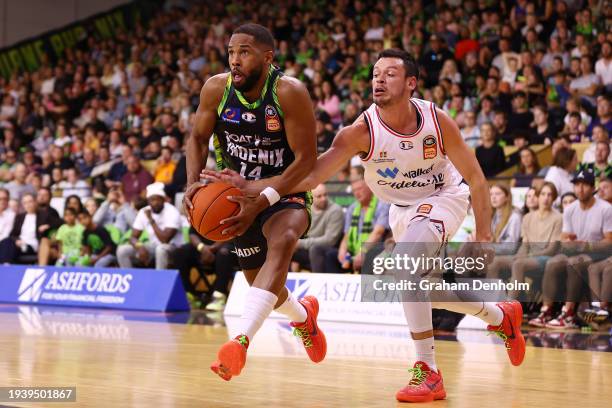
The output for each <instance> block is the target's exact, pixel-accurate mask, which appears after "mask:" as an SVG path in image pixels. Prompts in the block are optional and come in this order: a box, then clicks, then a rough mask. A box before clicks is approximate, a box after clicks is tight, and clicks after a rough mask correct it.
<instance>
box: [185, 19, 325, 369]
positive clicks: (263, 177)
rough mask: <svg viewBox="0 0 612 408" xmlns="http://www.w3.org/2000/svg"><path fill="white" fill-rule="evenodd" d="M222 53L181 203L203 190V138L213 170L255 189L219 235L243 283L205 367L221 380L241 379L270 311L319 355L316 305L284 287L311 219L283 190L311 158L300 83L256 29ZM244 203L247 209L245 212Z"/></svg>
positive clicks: (303, 197)
mask: <svg viewBox="0 0 612 408" xmlns="http://www.w3.org/2000/svg"><path fill="white" fill-rule="evenodd" d="M228 56H229V65H230V69H231V72H230V73H224V74H219V75H215V76H214V77H212V78H210V79H209V80H208V81H206V83H205V84H204V86H203V87H202V91H201V93H200V106H199V107H198V110H197V112H196V117H195V123H194V128H193V130H192V133H191V136H190V137H189V139H188V141H187V186H188V187H187V190H186V192H185V198H184V205H185V206H186V207H187V208H188V209H191V208H192V206H193V204H192V202H191V199H192V198H193V195H194V194H195V192H196V191H197V190H198V189H199V188H202V187H203V186H204V184H203V183H201V182H200V181H199V180H200V172H201V170H202V168H203V166H204V163H205V161H206V157H207V155H208V145H209V139H210V137H211V135H212V136H213V137H214V140H213V142H214V146H215V154H216V158H217V168H218V169H219V170H221V169H224V168H228V169H232V170H235V171H236V172H239V173H240V174H241V175H242V176H243V177H245V178H246V179H248V180H258V183H262V184H261V186H262V187H264V188H262V190H263V191H262V193H261V195H259V197H258V198H257V199H255V200H248V199H246V198H244V197H233V198H232V200H233V201H235V202H238V203H240V205H241V208H242V211H241V212H240V213H239V214H238V215H237V216H236V217H234V218H233V220H234V221H235V223H232V225H231V226H229V227H228V228H227V229H226V230H225V231H224V233H227V234H228V235H229V236H236V238H234V244H235V246H236V253H237V255H238V259H239V262H240V266H241V268H242V269H243V271H244V275H245V277H246V279H247V281H248V282H249V285H251V287H250V288H249V291H248V293H247V298H246V302H245V308H244V311H243V314H242V316H241V319H240V324H239V325H238V330H237V332H236V333H231V334H230V337H231V338H232V340H230V341H228V342H227V343H225V344H224V345H222V346H221V348H220V349H219V352H218V354H217V357H218V359H217V361H215V362H214V363H213V364H212V365H211V369H212V370H213V371H214V372H215V373H217V374H218V375H219V376H220V377H221V378H223V379H224V380H230V379H231V378H232V376H235V375H238V374H240V371H241V369H242V368H243V366H244V364H245V362H246V351H247V348H248V346H249V342H250V341H251V339H252V338H253V336H254V334H255V333H256V332H257V330H258V329H259V328H260V327H261V325H262V324H263V322H264V320H265V319H266V318H267V317H268V315H269V314H270V312H272V310H273V309H275V310H276V311H277V312H279V313H281V314H284V315H286V316H287V317H288V318H289V319H290V320H291V325H292V326H293V327H294V333H296V335H298V336H299V337H301V339H302V343H303V344H304V347H305V348H306V351H307V353H308V356H309V357H310V359H311V360H312V361H314V362H317V363H318V362H320V361H321V360H323V358H324V357H325V353H326V349H327V345H326V342H325V336H324V335H323V333H322V332H321V330H320V329H319V328H318V327H317V320H316V319H317V314H318V311H319V305H318V302H317V299H316V298H315V297H313V296H306V297H304V298H303V299H301V300H299V301H298V300H297V299H295V298H293V297H292V296H291V293H290V292H289V291H288V290H287V289H286V287H285V281H286V279H287V271H288V270H289V263H290V261H291V256H292V254H293V251H294V248H295V245H296V243H297V240H298V239H299V238H300V237H301V236H302V235H303V234H304V233H305V232H306V231H307V229H308V226H309V223H310V216H309V207H310V201H311V200H310V195H309V193H306V192H303V193H297V194H289V192H290V190H291V189H292V188H293V186H295V185H296V184H298V183H299V182H300V181H301V180H302V179H304V178H305V177H306V175H308V173H309V172H310V171H311V170H312V169H313V167H314V165H315V163H316V160H317V154H316V139H315V118H314V112H313V109H312V103H311V100H310V96H309V94H308V91H307V90H306V87H305V86H304V85H303V84H302V83H301V82H300V81H298V80H297V79H294V78H290V77H287V76H283V74H282V72H280V71H279V70H278V69H276V68H275V67H274V66H273V65H272V60H273V57H274V39H273V37H272V35H271V34H270V32H269V31H268V30H267V29H266V28H264V27H263V26H260V25H257V24H245V25H242V26H240V27H238V28H237V29H236V30H235V31H234V32H233V34H232V37H231V38H230V41H229V46H228ZM203 188H206V187H203ZM246 207H250V209H253V207H256V211H245V208H246ZM249 214H257V215H255V216H254V215H249Z"/></svg>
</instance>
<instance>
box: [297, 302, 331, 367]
mask: <svg viewBox="0 0 612 408" xmlns="http://www.w3.org/2000/svg"><path fill="white" fill-rule="evenodd" d="M300 303H301V304H302V306H304V308H305V309H306V313H307V315H308V316H307V317H306V321H305V322H303V323H296V322H291V323H290V325H291V327H293V328H294V329H293V334H294V335H296V336H297V337H299V338H301V339H302V344H304V348H305V349H306V353H308V357H310V359H311V360H312V361H313V362H315V363H319V362H321V361H323V359H324V358H325V354H326V353H327V341H326V340H325V334H323V332H322V331H321V329H320V328H319V326H318V325H317V316H318V315H319V301H318V300H317V298H316V297H314V296H304V297H303V298H302V299H301V300H300Z"/></svg>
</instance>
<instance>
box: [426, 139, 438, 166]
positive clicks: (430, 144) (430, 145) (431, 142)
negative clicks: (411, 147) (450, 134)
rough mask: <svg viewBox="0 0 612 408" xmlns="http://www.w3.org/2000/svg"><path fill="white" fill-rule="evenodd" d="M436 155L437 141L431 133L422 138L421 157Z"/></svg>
mask: <svg viewBox="0 0 612 408" xmlns="http://www.w3.org/2000/svg"><path fill="white" fill-rule="evenodd" d="M437 155H438V142H436V138H435V137H434V136H432V135H429V136H425V138H424V139H423V159H425V160H427V159H433V158H435V157H436V156H437Z"/></svg>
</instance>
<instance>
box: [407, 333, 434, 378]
mask: <svg viewBox="0 0 612 408" xmlns="http://www.w3.org/2000/svg"><path fill="white" fill-rule="evenodd" d="M412 341H413V342H414V348H415V349H416V359H417V361H422V362H424V363H427V365H428V366H429V368H431V369H432V370H433V371H435V372H438V367H437V366H436V352H435V350H434V338H433V336H432V337H429V338H426V339H423V340H414V339H413V340H412Z"/></svg>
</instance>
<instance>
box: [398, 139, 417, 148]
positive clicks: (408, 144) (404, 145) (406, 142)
mask: <svg viewBox="0 0 612 408" xmlns="http://www.w3.org/2000/svg"><path fill="white" fill-rule="evenodd" d="M413 147H414V146H413V144H412V142H411V141H409V140H402V141H401V142H400V149H402V150H410V149H412V148H413Z"/></svg>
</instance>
